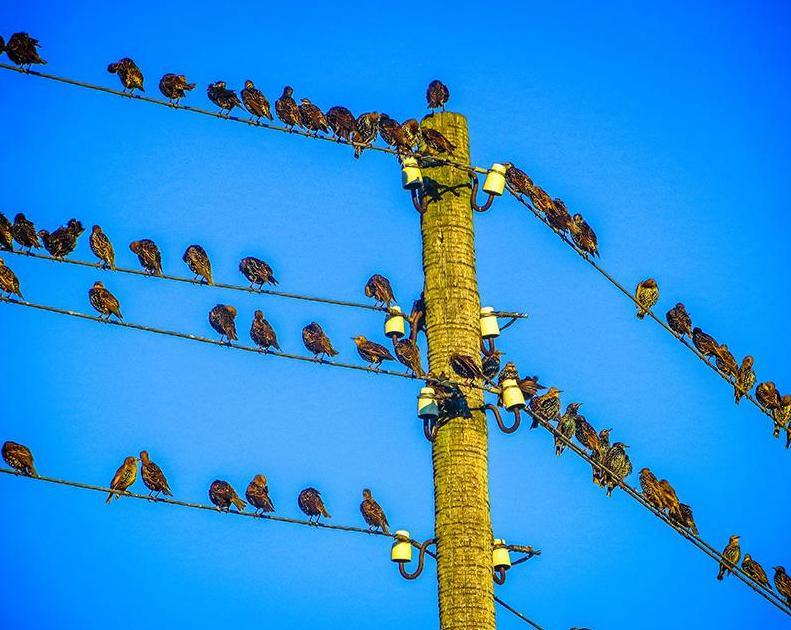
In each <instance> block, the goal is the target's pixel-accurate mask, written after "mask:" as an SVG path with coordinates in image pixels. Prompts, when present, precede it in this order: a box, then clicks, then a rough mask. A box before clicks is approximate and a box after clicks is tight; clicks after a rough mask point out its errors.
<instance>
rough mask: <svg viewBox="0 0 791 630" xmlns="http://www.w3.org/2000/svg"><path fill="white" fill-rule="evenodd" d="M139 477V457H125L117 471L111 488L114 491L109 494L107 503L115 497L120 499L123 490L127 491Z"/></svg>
mask: <svg viewBox="0 0 791 630" xmlns="http://www.w3.org/2000/svg"><path fill="white" fill-rule="evenodd" d="M136 479H137V457H132V456H129V457H127V458H126V459H124V463H123V464H121V467H120V468H119V469H118V470H116V471H115V475H113V480H112V481H111V482H110V488H111V490H113V492H110V493H109V494H108V495H107V500H106V501H105V503H110V501H112V500H113V499H119V498H120V497H121V493H122V492H126V491H127V490H129V488H130V487H131V486H132V484H133V483H134V482H135V480H136Z"/></svg>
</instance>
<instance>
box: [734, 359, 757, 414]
mask: <svg viewBox="0 0 791 630" xmlns="http://www.w3.org/2000/svg"><path fill="white" fill-rule="evenodd" d="M753 362H754V359H753V358H752V356H750V355H749V354H748V355H747V356H746V357H744V358H743V359H742V364H741V365H740V366H739V369H738V370H737V371H736V378H735V379H734V381H733V398H734V400H735V401H736V404H737V405H738V404H739V401H741V399H742V396H744V395H745V394H749V393H750V390H751V389H752V388H753V385H755V370H753Z"/></svg>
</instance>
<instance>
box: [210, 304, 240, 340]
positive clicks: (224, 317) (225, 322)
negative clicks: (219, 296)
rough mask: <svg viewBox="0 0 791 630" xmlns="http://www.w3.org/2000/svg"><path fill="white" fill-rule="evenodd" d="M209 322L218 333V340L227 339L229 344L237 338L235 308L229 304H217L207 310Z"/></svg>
mask: <svg viewBox="0 0 791 630" xmlns="http://www.w3.org/2000/svg"><path fill="white" fill-rule="evenodd" d="M209 324H211V327H212V328H214V330H216V331H217V332H218V333H220V341H222V340H223V339H227V340H228V344H230V343H231V342H232V341H236V340H237V339H238V337H237V336H236V308H235V307H233V306H231V305H230V304H217V306H215V307H214V308H213V309H212V310H211V311H209Z"/></svg>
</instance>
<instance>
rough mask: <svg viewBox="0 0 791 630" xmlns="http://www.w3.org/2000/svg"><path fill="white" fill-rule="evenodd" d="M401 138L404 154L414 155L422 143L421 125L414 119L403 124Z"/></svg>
mask: <svg viewBox="0 0 791 630" xmlns="http://www.w3.org/2000/svg"><path fill="white" fill-rule="evenodd" d="M400 137H401V140H402V143H403V144H402V149H403V152H404V153H412V152H413V151H415V150H416V149H417V146H418V144H419V143H420V137H421V136H420V123H419V122H418V121H417V120H415V119H414V118H410V119H409V120H405V121H404V122H402V123H401V133H400Z"/></svg>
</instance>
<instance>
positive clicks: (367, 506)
mask: <svg viewBox="0 0 791 630" xmlns="http://www.w3.org/2000/svg"><path fill="white" fill-rule="evenodd" d="M360 512H361V513H362V515H363V518H364V519H365V522H366V523H368V525H370V530H371V531H373V530H374V529H376V528H379V529H381V530H382V532H383V533H385V534H387V535H388V536H389V535H390V530H389V529H388V525H389V523H388V522H387V516H385V511H384V510H383V509H382V507H381V506H380V505H379V504H378V503H377V502H376V499H374V498H373V496H371V491H370V490H369V489H368V488H366V489H365V490H363V501H362V503H360Z"/></svg>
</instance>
